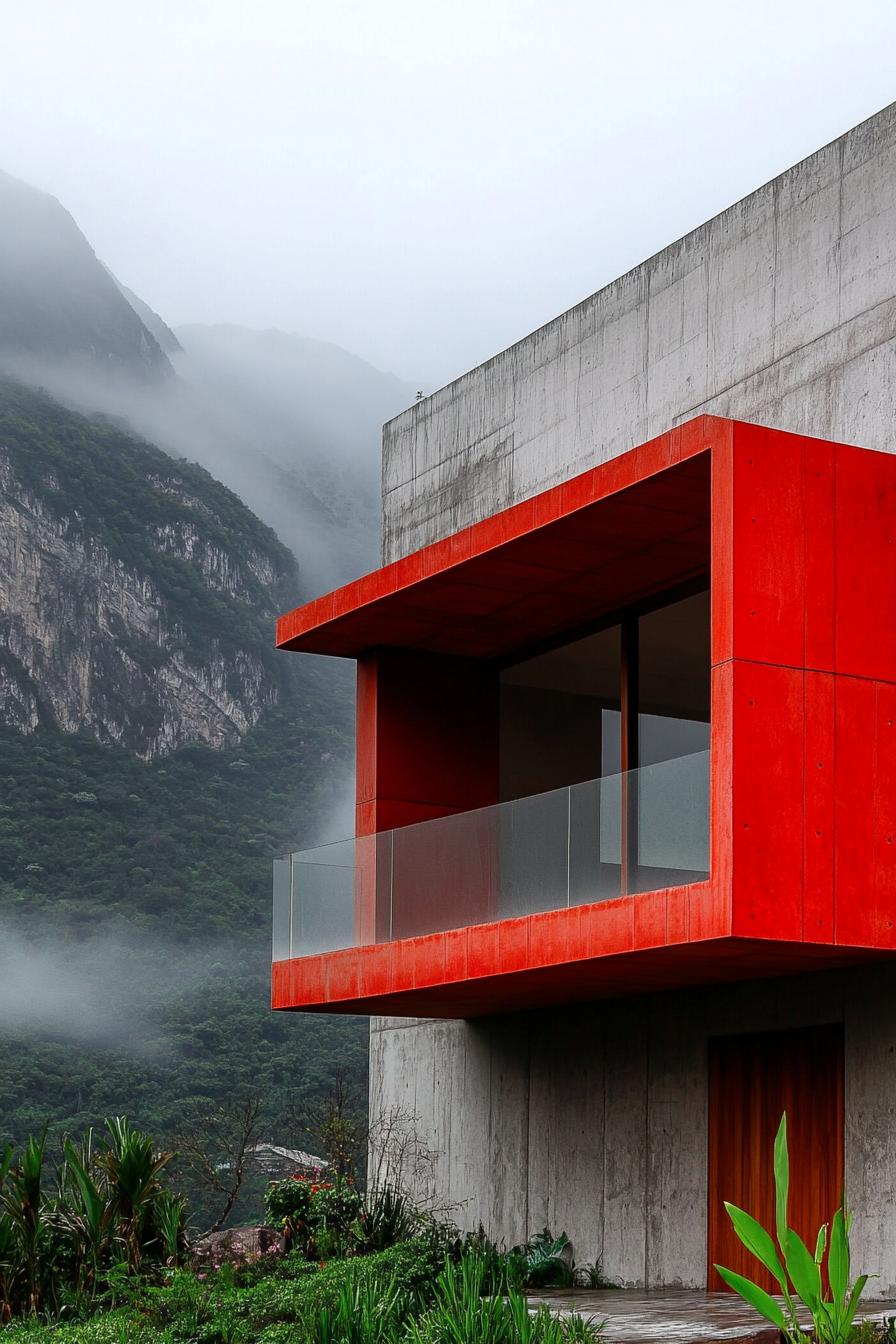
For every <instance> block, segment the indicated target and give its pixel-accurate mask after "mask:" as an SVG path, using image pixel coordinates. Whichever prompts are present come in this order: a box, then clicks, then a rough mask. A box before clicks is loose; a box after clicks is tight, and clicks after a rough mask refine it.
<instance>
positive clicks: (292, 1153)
mask: <svg viewBox="0 0 896 1344" xmlns="http://www.w3.org/2000/svg"><path fill="white" fill-rule="evenodd" d="M248 1151H249V1152H250V1153H251V1154H252V1156H253V1157H254V1158H255V1159H256V1160H258V1161H264V1160H265V1159H266V1158H267V1159H276V1160H277V1161H280V1162H290V1163H292V1164H293V1166H296V1167H311V1168H312V1169H313V1170H315V1171H324V1170H325V1169H326V1168H327V1167H328V1166H329V1165H330V1164H329V1162H328V1161H327V1160H326V1158H323V1157H315V1155H314V1154H313V1153H305V1152H303V1151H302V1150H301V1148H282V1147H281V1146H280V1144H278V1143H267V1142H265V1141H264V1140H263V1139H259V1141H258V1143H254V1144H253V1145H252V1147H251V1148H250V1149H249V1150H248Z"/></svg>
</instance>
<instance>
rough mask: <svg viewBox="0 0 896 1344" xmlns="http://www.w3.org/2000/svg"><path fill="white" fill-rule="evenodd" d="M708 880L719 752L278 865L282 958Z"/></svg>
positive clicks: (292, 857) (278, 953) (303, 854)
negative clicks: (712, 776)
mask: <svg viewBox="0 0 896 1344" xmlns="http://www.w3.org/2000/svg"><path fill="white" fill-rule="evenodd" d="M708 876H709V752H708V751H702V752H695V753H693V754H692V755H689V756H682V757H679V758H677V759H675V760H671V761H661V762H658V763H657V764H655V765H649V766H643V767H642V768H640V769H638V770H629V771H626V772H625V773H623V774H617V775H609V776H606V777H604V778H602V779H593V780H589V781H587V782H586V783H583V784H574V785H571V786H570V787H568V788H564V789H553V790H551V791H550V792H548V793H541V794H536V795H535V796H534V797H531V798H517V799H514V800H513V801H510V802H506V803H498V804H497V805H495V806H493V807H483V808H477V809H476V810H475V811H472V812H460V813H456V814H454V815H451V816H445V817H438V818H435V819H434V820H432V821H423V822H418V823H417V824H416V825H411V826H401V827H397V828H396V829H395V830H390V831H380V832H379V833H378V834H374V835H367V836H357V837H355V838H354V839H351V840H343V841H339V842H336V843H335V844H330V845H322V846H320V847H318V848H316V849H308V850H302V851H300V852H298V853H294V854H288V855H286V856H285V857H284V858H281V859H276V860H275V862H274V945H273V959H274V961H275V962H277V961H285V960H288V959H290V958H293V957H307V956H315V955H319V954H321V953H325V952H334V951H337V950H339V949H342V948H349V947H359V946H365V945H369V944H371V943H391V942H395V941H398V940H404V939H408V938H419V937H423V936H425V935H427V934H435V933H443V932H446V931H448V930H452V929H459V928H465V927H470V926H475V925H483V924H494V923H496V922H498V921H503V920H514V919H520V918H523V917H525V916H529V915H538V914H543V913H546V912H548V911H554V910H566V909H569V908H571V907H573V906H584V905H594V904H597V903H598V902H602V901H610V900H613V899H615V898H617V897H619V896H624V895H627V894H629V893H634V892H647V891H657V890H661V889H665V888H669V887H681V886H685V885H689V884H691V883H694V882H701V881H704V880H705V879H706V878H708ZM473 936H474V937H475V931H474V934H473Z"/></svg>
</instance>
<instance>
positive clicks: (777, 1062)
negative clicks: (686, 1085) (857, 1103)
mask: <svg viewBox="0 0 896 1344" xmlns="http://www.w3.org/2000/svg"><path fill="white" fill-rule="evenodd" d="M783 1111H786V1112H787V1129H788V1137H789V1148H790V1226H791V1227H793V1228H795V1229H796V1231H797V1232H799V1234H800V1236H801V1237H802V1238H803V1240H804V1241H805V1242H806V1244H807V1245H808V1246H809V1248H810V1249H814V1246H815V1237H816V1235H817V1232H818V1229H819V1227H820V1226H821V1224H822V1223H827V1222H830V1219H831V1215H832V1214H833V1213H834V1212H835V1210H836V1209H837V1208H838V1207H839V1205H840V1201H841V1199H842V1192H843V1027H842V1026H841V1025H836V1026H825V1027H811V1028H808V1029H803V1030H800V1031H774V1032H764V1033H762V1034H756V1035H750V1036H721V1037H716V1038H713V1039H711V1040H710V1042H709V1209H708V1252H709V1265H708V1270H707V1286H708V1287H709V1288H710V1289H714V1290H718V1289H724V1287H725V1285H724V1284H723V1283H722V1280H721V1279H720V1278H719V1275H718V1274H717V1273H716V1271H715V1270H714V1268H713V1265H715V1264H720V1265H725V1266H726V1267H727V1268H728V1269H733V1270H735V1271H736V1272H737V1273H739V1274H746V1275H747V1276H748V1277H749V1278H751V1279H753V1280H755V1282H757V1283H760V1284H762V1286H763V1287H764V1288H766V1289H767V1290H768V1291H772V1289H773V1288H774V1284H773V1282H772V1278H771V1275H769V1274H767V1273H766V1272H765V1271H764V1270H763V1269H762V1267H761V1265H760V1264H759V1262H758V1261H757V1260H756V1259H755V1258H754V1257H753V1256H752V1255H750V1253H749V1251H747V1250H746V1249H745V1248H744V1247H743V1246H742V1245H741V1243H740V1242H739V1241H738V1239H737V1237H736V1236H735V1234H734V1230H733V1228H732V1227H731V1221H730V1219H729V1217H728V1215H727V1213H726V1212H725V1209H724V1206H723V1200H728V1201H729V1203H731V1204H737V1205H738V1206H739V1207H740V1208H742V1209H746V1210H747V1212H748V1213H751V1214H753V1216H754V1218H758V1219H759V1221H760V1222H761V1223H762V1225H763V1227H766V1228H768V1229H769V1231H772V1232H773V1229H774V1177H773V1174H772V1153H773V1148H774V1140H775V1133H776V1131H777V1128H778V1123H779V1121H780V1119H781V1113H782V1112H783Z"/></svg>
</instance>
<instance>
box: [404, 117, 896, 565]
mask: <svg viewBox="0 0 896 1344" xmlns="http://www.w3.org/2000/svg"><path fill="white" fill-rule="evenodd" d="M894 406H896V104H894V105H892V106H891V107H888V108H886V109H885V110H884V111H883V112H880V113H879V114H878V115H877V116H875V117H872V118H871V119H870V120H869V121H866V122H864V123H863V124H862V125H861V126H858V127H856V128H855V129H854V130H852V131H849V132H848V133H847V134H846V135H844V136H843V137H841V139H839V140H837V141H835V142H834V143H833V144H831V145H828V146H827V147H826V148H825V149H822V150H819V151H818V153H817V154H813V155H812V156H811V157H810V158H808V159H806V160H804V161H803V162H802V163H800V164H798V165H797V166H796V167H795V168H791V169H790V170H789V171H788V172H786V173H783V174H782V175H781V176H780V177H778V178H776V179H775V180H774V181H773V182H770V183H769V184H768V185H766V186H764V187H762V188H760V190H759V191H756V192H754V193H753V194H752V195H751V196H748V197H746V198H745V199H744V200H743V201H740V202H739V203H738V204H737V205H734V206H732V207H731V208H730V209H729V210H726V211H725V212H724V213H723V214H721V215H718V216H717V217H716V218H715V219H713V220H711V221H710V222H709V223H708V224H704V225H702V226H701V227H700V228H698V229H695V230H694V232H693V233H689V234H687V235H686V237H684V238H682V239H681V240H680V241H678V242H676V243H673V244H672V246H671V247H667V248H666V249H665V250H664V251H662V252H659V253H658V254H657V255H656V256H655V257H652V258H651V259H650V260H649V261H646V262H644V263H643V265H641V266H638V267H637V268H636V269H635V270H633V271H630V272H629V273H628V274H627V275H624V276H622V277H621V279H619V280H616V281H614V282H613V283H612V284H610V285H608V286H607V287H606V288H605V289H602V290H600V291H599V292H598V293H597V294H595V295H593V296H592V297H591V298H589V299H586V300H585V301H584V303H581V304H579V305H578V306H577V307H575V308H572V309H570V311H569V312H567V313H564V314H563V316H561V317H558V318H557V319H556V320H555V321H553V322H550V323H548V324H547V326H545V327H542V328H541V329H540V330H539V331H536V332H534V333H533V334H532V335H531V336H528V337H526V339H525V340H523V341H520V342H519V343H518V344H517V345H514V346H511V348H510V349H509V350H506V351H504V352H503V353H502V354H499V355H496V356H495V357H494V359H491V360H489V361H488V363H486V364H483V365H482V366H481V367H479V368H477V369H473V370H472V372H470V373H467V374H465V375H464V376H463V377H462V378H459V379H457V380H456V381H455V382H453V383H450V384H449V385H448V386H447V387H445V388H443V389H442V390H441V391H439V392H436V393H435V394H434V395H433V396H431V397H428V398H426V399H425V400H424V401H421V402H419V403H418V404H416V405H414V406H412V407H411V408H410V409H409V410H407V411H405V412H404V413H403V414H402V415H400V416H399V417H398V418H397V419H395V420H393V421H391V422H390V423H389V424H388V425H387V426H386V428H385V431H384V438H383V560H384V562H388V561H391V560H394V559H396V558H397V557H398V556H400V555H404V554H407V553H408V552H409V551H412V550H415V549H417V548H418V547H420V546H423V545H426V544H427V543H429V542H431V541H435V540H438V539H439V538H441V537H445V536H447V535H449V534H451V533H453V532H456V531H458V529H460V528H462V527H465V526H467V525H468V524H469V523H471V522H476V521H478V520H479V519H480V518H483V517H486V516H488V515H489V514H491V513H494V512H495V510H496V509H500V508H504V507H505V506H507V505H508V504H513V503H517V502H518V501H519V500H521V499H525V498H527V497H528V496H529V495H532V494H534V493H536V492H537V491H539V490H543V489H544V488H546V487H547V486H550V485H553V484H555V483H556V482H558V481H561V480H565V479H566V478H567V477H569V476H572V475H575V474H576V473H578V472H580V471H584V470H586V469H587V468H588V467H592V466H594V465H596V464H597V463H598V462H602V461H605V460H606V459H607V458H610V457H615V456H616V455H617V454H619V453H621V452H624V451H625V450H626V449H628V448H631V447H633V446H634V445H635V444H639V443H643V442H644V441H645V440H647V439H649V438H652V437H653V436H654V435H656V434H658V433H661V432H662V431H664V430H667V429H669V428H671V427H672V426H674V425H677V424H678V423H680V422H681V421H682V420H686V419H689V418H690V417H692V416H694V415H698V414H700V413H702V412H704V411H708V412H712V413H714V414H717V415H724V416H731V417H733V418H735V419H740V420H751V421H754V422H759V423H761V424H767V425H771V426H774V427H775V428H778V429H789V430H792V431H794V432H796V433H801V434H809V435H817V436H819V437H821V438H827V439H836V440H840V441H842V442H845V443H860V444H862V445H863V446H864V447H868V448H879V449H883V450H884V451H892V449H893V446H894V437H893V434H892V424H893V411H894Z"/></svg>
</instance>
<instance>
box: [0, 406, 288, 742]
mask: <svg viewBox="0 0 896 1344" xmlns="http://www.w3.org/2000/svg"><path fill="white" fill-rule="evenodd" d="M296 584H297V580H296V575H295V572H294V566H293V565H292V562H291V558H290V557H289V555H288V553H287V552H286V551H285V550H284V548H282V547H281V546H280V545H279V543H277V541H276V540H275V538H274V537H273V535H272V534H270V533H269V532H268V530H267V529H266V528H264V527H263V525H262V524H260V523H258V520H257V519H255V518H254V517H253V515H252V514H251V513H249V511H248V510H247V509H245V508H244V506H243V505H241V504H240V503H239V501H238V500H237V499H236V497H235V496H233V495H231V494H230V492H229V491H227V490H225V489H224V487H222V486H220V485H219V484H218V483H217V482H215V481H213V480H212V479H211V478H210V477H208V476H207V475H206V474H205V473H204V472H202V471H201V469H199V468H195V467H189V466H187V465H186V464H177V463H174V462H172V461H171V460H170V459H169V458H167V457H166V456H165V455H164V454H162V453H161V452H159V451H158V450H157V449H154V448H152V447H151V446H150V445H148V444H144V443H141V442H140V441H139V440H134V439H131V438H130V437H129V436H127V435H125V434H123V433H121V432H120V431H118V430H116V429H114V428H110V427H109V426H107V425H98V424H95V423H94V422H91V421H89V420H85V419H83V418H82V417H79V416H75V415H73V414H71V413H70V412H68V411H65V410H63V409H62V408H61V407H59V406H58V405H57V404H56V403H54V402H52V401H50V399H49V398H46V397H42V396H40V395H39V394H35V393H33V392H30V391H26V390H25V389H23V388H20V387H17V386H16V385H14V384H10V383H5V384H2V383H0V723H4V724H7V725H11V726H15V727H17V728H18V729H20V730H21V731H23V732H31V731H34V730H35V729H37V728H38V727H39V726H40V725H41V724H47V725H54V726H56V727H59V728H62V729H63V730H64V731H66V732H76V731H79V730H81V729H86V730H88V731H89V732H91V733H92V734H94V735H95V736H96V737H97V738H98V739H99V740H100V741H106V742H117V743H121V744H123V745H125V746H127V747H129V748H131V749H132V750H134V751H136V752H138V753H139V754H140V755H142V756H145V757H154V756H158V755H159V754H162V753H165V752H169V751H172V750H174V749H175V748H177V747H180V746H183V745H184V744H186V743H188V742H196V741H199V742H204V743H207V744H209V745H211V746H216V747H217V746H224V745H227V744H229V743H233V742H235V741H237V740H238V739H239V738H240V736H241V735H242V734H243V733H245V732H246V731H247V729H248V728H250V727H251V726H252V725H253V724H254V723H255V722H256V721H257V720H258V718H259V716H260V714H261V713H262V711H263V710H264V709H265V708H266V707H267V706H270V705H273V704H275V703H276V702H277V701H278V699H279V697H280V694H281V692H282V689H283V675H284V672H285V671H286V670H287V669H285V668H284V667H282V666H281V662H282V663H285V662H286V660H280V662H276V663H275V662H274V656H273V652H272V648H271V643H272V630H273V617H274V614H275V611H276V609H277V607H278V605H279V600H280V595H281V594H282V592H283V589H284V587H286V586H288V588H289V589H290V590H291V592H292V593H293V594H294V592H295V589H296Z"/></svg>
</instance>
